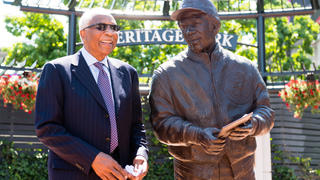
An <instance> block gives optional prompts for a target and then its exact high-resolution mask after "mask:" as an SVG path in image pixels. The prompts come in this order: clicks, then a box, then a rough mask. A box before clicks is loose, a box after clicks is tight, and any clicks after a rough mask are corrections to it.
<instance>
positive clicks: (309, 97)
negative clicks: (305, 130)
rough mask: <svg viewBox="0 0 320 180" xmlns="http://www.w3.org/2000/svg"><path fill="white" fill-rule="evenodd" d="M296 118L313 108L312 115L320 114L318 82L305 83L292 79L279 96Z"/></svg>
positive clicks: (319, 87) (319, 88) (319, 86)
mask: <svg viewBox="0 0 320 180" xmlns="http://www.w3.org/2000/svg"><path fill="white" fill-rule="evenodd" d="M278 95H279V96H280V97H281V98H282V100H283V101H284V102H286V106H287V108H288V109H289V110H291V111H293V112H294V117H295V118H300V119H301V117H302V115H303V111H304V110H305V109H306V108H308V107H311V112H312V113H320V109H319V106H320V85H319V81H318V80H312V81H303V80H300V79H297V80H295V79H291V80H290V82H289V83H288V84H286V85H285V88H284V89H282V90H281V91H279V94H278Z"/></svg>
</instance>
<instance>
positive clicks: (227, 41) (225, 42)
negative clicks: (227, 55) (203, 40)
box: [222, 34, 233, 47]
mask: <svg viewBox="0 0 320 180" xmlns="http://www.w3.org/2000/svg"><path fill="white" fill-rule="evenodd" d="M232 38H233V36H232V35H228V34H224V35H223V38H222V46H227V47H232V45H231V43H230V40H231V39H232Z"/></svg>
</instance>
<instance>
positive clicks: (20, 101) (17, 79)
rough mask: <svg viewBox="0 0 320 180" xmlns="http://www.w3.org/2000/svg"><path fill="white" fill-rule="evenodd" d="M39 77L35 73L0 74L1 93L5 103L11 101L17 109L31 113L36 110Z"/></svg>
mask: <svg viewBox="0 0 320 180" xmlns="http://www.w3.org/2000/svg"><path fill="white" fill-rule="evenodd" d="M37 87H38V78H37V77H36V76H35V74H31V75H29V76H28V75H27V76H21V75H3V76H0V94H1V95H2V99H3V102H4V105H5V106H6V104H8V103H11V104H12V105H13V107H14V108H15V109H22V110H24V111H25V112H28V113H31V112H32V111H33V110H34V105H35V100H36V94H37Z"/></svg>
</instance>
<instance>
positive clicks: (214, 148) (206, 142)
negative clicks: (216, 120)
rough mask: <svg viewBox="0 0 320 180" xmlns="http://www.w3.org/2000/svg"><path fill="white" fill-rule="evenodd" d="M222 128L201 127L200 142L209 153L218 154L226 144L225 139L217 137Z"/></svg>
mask: <svg viewBox="0 0 320 180" xmlns="http://www.w3.org/2000/svg"><path fill="white" fill-rule="evenodd" d="M219 132H220V130H219V129H217V128H212V127H210V128H205V129H201V132H199V134H198V141H199V144H200V145H201V146H202V147H203V149H204V150H205V151H206V153H208V154H213V155H218V154H219V153H220V152H221V151H222V150H223V148H224V146H225V139H221V138H217V135H218V134H219Z"/></svg>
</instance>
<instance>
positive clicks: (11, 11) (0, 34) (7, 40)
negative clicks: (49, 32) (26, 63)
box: [0, 0, 68, 49]
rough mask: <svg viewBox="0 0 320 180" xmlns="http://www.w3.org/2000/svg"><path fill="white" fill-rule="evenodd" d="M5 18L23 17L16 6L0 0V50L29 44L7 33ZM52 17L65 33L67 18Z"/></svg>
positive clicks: (23, 39) (25, 40)
mask: <svg viewBox="0 0 320 180" xmlns="http://www.w3.org/2000/svg"><path fill="white" fill-rule="evenodd" d="M6 16H23V12H22V11H20V8H19V7H18V6H12V5H8V4H4V3H3V0H0V49H1V48H3V47H11V46H12V45H13V44H14V43H17V42H30V41H28V39H26V38H24V37H15V36H13V35H12V34H10V33H9V32H8V31H7V29H6V27H5V26H6V23H5V22H4V20H5V17H6ZM54 17H55V18H56V19H57V20H58V21H60V22H62V23H63V24H64V27H65V31H64V32H65V33H67V32H68V31H67V27H68V26H67V20H68V19H67V17H66V16H61V15H60V16H59V15H55V16H54Z"/></svg>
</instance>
